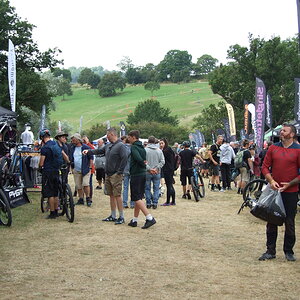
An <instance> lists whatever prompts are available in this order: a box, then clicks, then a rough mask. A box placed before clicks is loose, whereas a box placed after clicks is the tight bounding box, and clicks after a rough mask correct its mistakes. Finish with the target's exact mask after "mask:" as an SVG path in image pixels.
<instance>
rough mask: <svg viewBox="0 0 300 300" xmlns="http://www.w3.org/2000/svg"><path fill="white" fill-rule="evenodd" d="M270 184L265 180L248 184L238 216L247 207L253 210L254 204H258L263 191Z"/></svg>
mask: <svg viewBox="0 0 300 300" xmlns="http://www.w3.org/2000/svg"><path fill="white" fill-rule="evenodd" d="M267 184H268V182H267V181H266V180H264V179H254V180H252V181H250V182H248V183H247V184H246V186H245V188H244V191H243V203H242V205H241V207H240V209H239V211H238V214H239V213H240V212H241V211H242V210H243V208H244V207H245V206H248V207H249V208H252V206H253V205H252V204H253V202H257V201H258V199H259V197H260V195H261V193H262V191H263V190H264V188H265V187H266V186H267Z"/></svg>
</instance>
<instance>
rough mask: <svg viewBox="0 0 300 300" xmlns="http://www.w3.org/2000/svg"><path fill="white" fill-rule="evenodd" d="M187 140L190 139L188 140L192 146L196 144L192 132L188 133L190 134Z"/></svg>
mask: <svg viewBox="0 0 300 300" xmlns="http://www.w3.org/2000/svg"><path fill="white" fill-rule="evenodd" d="M189 140H190V142H191V145H192V146H193V148H194V146H195V145H196V141H195V137H194V134H193V133H190V134H189Z"/></svg>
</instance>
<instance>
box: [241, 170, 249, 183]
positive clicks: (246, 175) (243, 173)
mask: <svg viewBox="0 0 300 300" xmlns="http://www.w3.org/2000/svg"><path fill="white" fill-rule="evenodd" d="M240 173H241V181H244V182H249V180H250V173H249V172H248V169H247V168H244V167H243V168H240Z"/></svg>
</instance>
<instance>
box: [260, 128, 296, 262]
mask: <svg viewBox="0 0 300 300" xmlns="http://www.w3.org/2000/svg"><path fill="white" fill-rule="evenodd" d="M295 135H296V128H295V126H294V125H289V124H283V127H282V129H281V131H280V140H281V142H279V143H275V144H274V145H272V146H271V147H270V148H269V149H268V151H267V154H266V157H265V159H264V162H263V166H262V173H263V174H264V176H265V178H266V180H267V181H268V182H269V184H270V185H271V187H272V189H274V190H278V191H280V192H281V196H282V200H283V204H284V207H285V211H286V219H285V222H284V223H285V234H284V244H283V251H284V253H285V257H286V259H287V260H288V261H295V260H296V258H295V257H294V252H293V247H294V245H295V242H296V234H295V216H296V211H297V201H298V184H299V182H300V175H299V169H300V145H299V144H296V143H295V142H294V141H293V138H294V136H295ZM271 172H272V173H271ZM277 232H278V227H277V225H273V224H269V223H267V231H266V234H267V244H266V245H267V251H266V253H264V254H263V255H262V256H261V257H260V258H259V260H269V259H273V258H275V257H276V240H277Z"/></svg>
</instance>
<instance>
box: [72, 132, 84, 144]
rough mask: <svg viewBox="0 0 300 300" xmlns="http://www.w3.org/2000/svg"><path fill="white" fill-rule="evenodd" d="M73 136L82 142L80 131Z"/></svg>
mask: <svg viewBox="0 0 300 300" xmlns="http://www.w3.org/2000/svg"><path fill="white" fill-rule="evenodd" d="M72 138H75V139H77V140H79V141H80V142H82V138H81V135H80V134H79V133H74V134H73V135H72V136H71V139H72Z"/></svg>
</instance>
